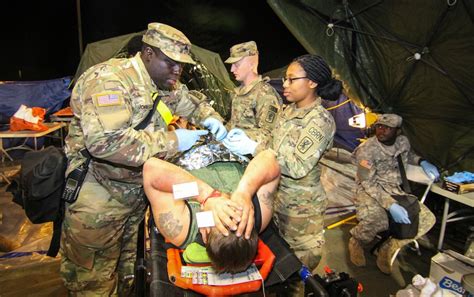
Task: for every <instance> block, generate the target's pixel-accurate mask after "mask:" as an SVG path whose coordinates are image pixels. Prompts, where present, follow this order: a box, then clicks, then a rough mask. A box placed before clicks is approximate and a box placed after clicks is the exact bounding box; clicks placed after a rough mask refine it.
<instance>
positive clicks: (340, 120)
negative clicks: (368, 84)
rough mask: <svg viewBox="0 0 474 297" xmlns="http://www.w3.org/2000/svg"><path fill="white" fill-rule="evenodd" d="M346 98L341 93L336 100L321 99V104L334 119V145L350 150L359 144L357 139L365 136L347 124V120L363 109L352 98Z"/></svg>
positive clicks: (362, 132)
mask: <svg viewBox="0 0 474 297" xmlns="http://www.w3.org/2000/svg"><path fill="white" fill-rule="evenodd" d="M347 100H348V98H347V97H346V96H345V95H342V96H341V97H340V98H339V99H338V100H337V101H327V100H323V102H322V105H323V106H324V107H325V108H326V109H328V110H329V112H330V113H331V114H332V116H333V117H334V120H335V121H336V127H337V130H336V135H335V136H334V143H335V145H336V146H339V147H342V148H343V149H346V150H348V151H349V152H352V151H353V150H354V149H355V148H356V147H357V146H358V145H359V144H360V141H359V139H361V138H364V137H365V132H364V131H363V130H362V129H359V128H354V127H351V126H349V121H348V120H349V119H350V118H351V117H353V116H355V115H358V114H360V113H362V112H363V111H362V110H361V109H360V108H359V107H358V106H357V105H355V104H354V102H353V101H352V100H349V101H347Z"/></svg>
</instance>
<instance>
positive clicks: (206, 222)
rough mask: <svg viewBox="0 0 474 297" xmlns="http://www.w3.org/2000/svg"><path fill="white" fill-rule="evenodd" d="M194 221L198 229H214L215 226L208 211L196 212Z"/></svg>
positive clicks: (210, 212)
mask: <svg viewBox="0 0 474 297" xmlns="http://www.w3.org/2000/svg"><path fill="white" fill-rule="evenodd" d="M196 221H197V226H198V228H205V227H214V226H215V225H216V223H215V222H214V217H213V216H212V211H210V210H209V211H201V212H197V213H196Z"/></svg>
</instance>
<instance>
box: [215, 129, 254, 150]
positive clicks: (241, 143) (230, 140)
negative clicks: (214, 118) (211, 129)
mask: <svg viewBox="0 0 474 297" xmlns="http://www.w3.org/2000/svg"><path fill="white" fill-rule="evenodd" d="M222 143H223V144H224V145H225V146H226V147H227V148H228V149H229V150H230V151H231V152H233V153H235V154H238V155H248V154H252V155H253V153H254V152H255V148H257V143H256V142H255V141H253V140H252V139H250V138H249V137H248V136H247V134H245V132H244V131H243V130H241V129H237V128H235V129H232V130H230V131H229V133H227V137H226V138H225V139H224V141H223V142H222Z"/></svg>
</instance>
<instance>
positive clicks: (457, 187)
mask: <svg viewBox="0 0 474 297" xmlns="http://www.w3.org/2000/svg"><path fill="white" fill-rule="evenodd" d="M443 188H444V189H446V190H448V191H450V192H454V193H456V194H464V193H467V192H472V191H474V183H470V184H464V183H453V182H450V181H447V180H445V181H444V182H443Z"/></svg>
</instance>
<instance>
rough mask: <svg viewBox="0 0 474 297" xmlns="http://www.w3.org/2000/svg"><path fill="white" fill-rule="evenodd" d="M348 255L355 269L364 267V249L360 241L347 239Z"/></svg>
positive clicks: (352, 238)
mask: <svg viewBox="0 0 474 297" xmlns="http://www.w3.org/2000/svg"><path fill="white" fill-rule="evenodd" d="M349 255H350V258H351V262H352V264H354V265H355V266H357V267H364V266H365V265H366V260H365V254H364V249H363V248H362V244H361V243H360V241H358V240H357V239H355V238H354V237H351V239H349Z"/></svg>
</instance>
